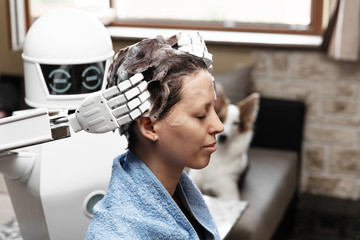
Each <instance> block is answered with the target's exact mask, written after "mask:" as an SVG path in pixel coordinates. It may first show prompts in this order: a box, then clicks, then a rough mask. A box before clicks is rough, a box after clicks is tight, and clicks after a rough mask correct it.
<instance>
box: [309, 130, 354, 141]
mask: <svg viewBox="0 0 360 240" xmlns="http://www.w3.org/2000/svg"><path fill="white" fill-rule="evenodd" d="M305 138H306V139H307V140H317V141H322V142H325V143H333V144H352V143H353V142H354V135H353V130H351V129H342V128H335V127H322V126H306V127H305Z"/></svg>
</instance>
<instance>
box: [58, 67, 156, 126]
mask: <svg viewBox="0 0 360 240" xmlns="http://www.w3.org/2000/svg"><path fill="white" fill-rule="evenodd" d="M143 79H144V77H143V75H142V74H141V73H137V74H135V75H134V76H132V77H131V78H130V79H128V80H126V81H123V82H121V83H120V84H118V85H117V86H113V87H111V88H109V89H106V90H105V91H102V92H96V93H93V94H91V95H89V96H87V97H86V98H85V99H84V101H83V102H82V103H81V105H80V106H79V107H78V108H77V109H76V111H75V113H74V114H71V115H70V116H69V118H68V120H69V122H70V125H71V127H72V128H73V130H74V131H75V132H78V131H80V130H85V131H86V132H90V133H105V132H108V131H111V130H115V129H116V128H119V127H120V126H121V125H123V124H126V123H128V122H131V121H132V120H135V119H136V118H137V117H139V116H140V115H141V114H143V113H144V112H146V111H147V110H148V109H149V108H150V101H149V97H150V94H149V92H148V91H147V90H146V87H147V82H146V81H142V80H143ZM62 121H63V120H62V118H59V119H56V120H55V122H59V123H61V122H62Z"/></svg>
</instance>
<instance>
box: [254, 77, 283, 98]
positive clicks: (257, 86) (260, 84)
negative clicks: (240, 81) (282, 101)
mask: <svg viewBox="0 0 360 240" xmlns="http://www.w3.org/2000/svg"><path fill="white" fill-rule="evenodd" d="M253 90H254V91H255V92H258V93H260V94H261V95H262V96H266V97H273V96H279V95H280V93H279V83H278V82H274V81H268V80H255V79H254V82H253Z"/></svg>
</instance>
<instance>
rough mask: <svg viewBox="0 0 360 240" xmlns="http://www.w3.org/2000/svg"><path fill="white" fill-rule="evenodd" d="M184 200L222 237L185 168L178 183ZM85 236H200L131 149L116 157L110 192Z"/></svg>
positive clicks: (210, 232) (211, 234)
mask: <svg viewBox="0 0 360 240" xmlns="http://www.w3.org/2000/svg"><path fill="white" fill-rule="evenodd" d="M179 188H180V189H181V191H182V194H183V195H184V196H185V200H186V201H187V202H186V203H184V204H185V205H187V206H189V208H190V211H191V213H192V215H193V216H194V217H195V218H196V219H197V220H198V222H199V223H200V224H201V225H202V226H203V227H204V229H205V236H206V239H220V236H219V233H218V231H217V228H216V226H215V223H214V221H213V219H212V217H211V215H210V212H209V209H208V207H207V205H206V204H205V202H204V199H203V197H202V195H201V193H200V191H199V190H198V189H197V187H196V186H195V185H194V183H193V182H192V181H191V180H190V178H189V177H188V176H187V174H186V173H185V172H183V173H182V175H181V177H180V181H179V185H178V189H179ZM86 239H88V240H90V239H91V240H93V239H98V240H104V239H106V240H111V239H117V240H118V239H129V240H130V239H131V240H135V239H141V240H144V239H164V240H169V239H179V240H184V239H199V238H198V236H197V234H196V231H195V230H194V228H193V227H192V225H191V224H190V222H189V221H188V219H187V218H186V216H185V215H184V214H183V212H182V211H181V210H180V208H179V207H178V206H177V204H176V203H175V202H174V200H173V199H172V197H171V196H170V194H169V193H168V192H167V191H166V189H165V188H164V186H163V185H162V184H161V183H160V181H159V180H158V179H157V178H156V177H155V175H154V174H153V173H152V172H151V170H150V169H149V168H148V167H147V166H146V165H145V164H144V163H143V162H142V161H141V160H140V159H139V158H138V157H137V156H136V155H135V154H134V153H132V152H131V151H128V152H126V153H124V154H122V155H120V156H118V157H117V158H115V159H114V163H113V169H112V176H111V179H110V184H109V187H108V189H107V192H106V194H105V196H104V197H103V199H102V200H100V201H99V202H98V203H97V204H96V205H95V207H94V218H93V220H92V221H91V223H90V225H89V228H88V231H87V234H86Z"/></svg>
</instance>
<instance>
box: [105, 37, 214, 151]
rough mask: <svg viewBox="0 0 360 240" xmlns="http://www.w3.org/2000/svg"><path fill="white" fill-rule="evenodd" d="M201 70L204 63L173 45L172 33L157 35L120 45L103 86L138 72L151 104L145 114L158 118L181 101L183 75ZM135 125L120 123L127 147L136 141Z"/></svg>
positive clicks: (205, 67) (114, 83) (194, 73)
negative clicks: (145, 85) (169, 35)
mask: <svg viewBox="0 0 360 240" xmlns="http://www.w3.org/2000/svg"><path fill="white" fill-rule="evenodd" d="M204 70H205V71H207V70H208V66H207V65H206V63H205V62H204V60H203V59H202V58H200V57H198V56H195V55H192V54H190V53H187V52H183V51H180V50H178V49H177V37H176V36H173V37H171V38H169V39H165V38H163V37H162V36H159V37H156V38H153V39H145V40H142V41H140V42H139V43H137V44H135V45H132V46H130V47H127V48H124V49H121V50H120V51H119V52H118V53H117V54H116V56H115V58H114V61H113V64H112V65H111V66H110V68H109V73H108V79H107V80H108V86H107V87H111V86H113V85H116V84H119V83H120V82H122V81H124V80H126V79H129V78H130V77H131V76H133V75H134V74H136V73H142V74H143V76H144V79H145V80H146V81H147V82H148V87H147V89H148V91H149V93H150V103H151V108H150V110H149V111H148V112H147V116H149V117H150V118H152V119H156V120H161V119H163V118H165V117H166V116H167V114H168V113H169V112H170V110H171V109H172V108H173V106H174V105H176V104H177V103H178V102H180V101H181V91H182V86H183V80H184V78H185V77H188V76H195V75H196V74H197V73H199V72H200V71H204ZM135 126H136V121H132V122H130V123H128V124H125V125H123V126H121V127H120V134H124V135H125V136H126V137H127V140H128V148H129V149H132V148H133V147H135V145H136V143H137V138H136V133H135Z"/></svg>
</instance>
